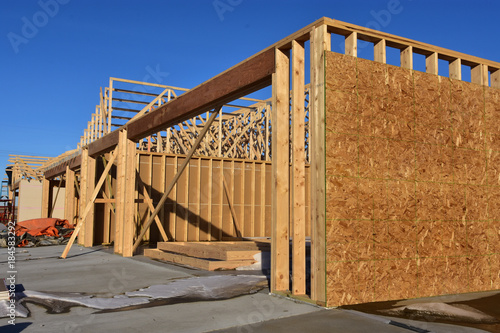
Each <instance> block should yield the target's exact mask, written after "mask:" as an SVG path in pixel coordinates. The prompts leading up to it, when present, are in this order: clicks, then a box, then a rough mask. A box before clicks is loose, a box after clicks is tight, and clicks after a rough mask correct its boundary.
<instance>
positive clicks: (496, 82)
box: [490, 69, 500, 88]
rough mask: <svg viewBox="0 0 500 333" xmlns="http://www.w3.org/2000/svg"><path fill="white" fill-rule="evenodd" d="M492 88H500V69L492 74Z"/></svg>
mask: <svg viewBox="0 0 500 333" xmlns="http://www.w3.org/2000/svg"><path fill="white" fill-rule="evenodd" d="M490 77H491V86H492V87H493V88H500V69H497V70H495V71H492V72H490Z"/></svg>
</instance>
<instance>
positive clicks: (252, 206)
mask: <svg viewBox="0 0 500 333" xmlns="http://www.w3.org/2000/svg"><path fill="white" fill-rule="evenodd" d="M255 174H256V166H255V161H253V162H252V173H251V179H250V189H249V190H250V194H249V195H250V225H251V226H252V227H251V234H250V237H255V234H256V226H255V210H256V207H255V186H256V183H255V177H256V175H255Z"/></svg>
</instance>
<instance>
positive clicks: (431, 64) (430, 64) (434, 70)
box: [425, 52, 439, 75]
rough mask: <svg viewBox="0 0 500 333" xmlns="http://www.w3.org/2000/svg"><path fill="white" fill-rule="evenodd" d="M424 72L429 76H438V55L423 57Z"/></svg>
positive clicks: (435, 53)
mask: <svg viewBox="0 0 500 333" xmlns="http://www.w3.org/2000/svg"><path fill="white" fill-rule="evenodd" d="M425 71H426V72H427V73H429V74H434V75H438V73H439V72H438V54H437V52H434V53H432V54H430V55H428V56H426V57H425Z"/></svg>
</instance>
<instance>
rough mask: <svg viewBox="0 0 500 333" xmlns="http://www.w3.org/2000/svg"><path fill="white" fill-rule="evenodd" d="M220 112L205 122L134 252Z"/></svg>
mask: <svg viewBox="0 0 500 333" xmlns="http://www.w3.org/2000/svg"><path fill="white" fill-rule="evenodd" d="M218 112H219V109H218V108H217V109H216V110H215V112H213V113H212V115H211V116H210V118H209V119H208V121H207V122H206V123H205V127H204V128H203V131H202V132H201V133H200V135H199V136H198V138H197V139H196V142H195V144H194V145H193V147H192V148H191V150H190V151H189V153H188V154H187V156H186V159H185V160H184V162H183V163H182V165H181V167H180V168H179V171H177V174H176V175H175V176H174V179H173V180H172V182H171V183H170V184H169V186H168V188H167V190H166V191H165V193H163V196H162V197H161V199H160V202H159V203H158V205H157V206H156V208H155V210H154V211H153V213H152V214H151V216H150V217H149V219H148V221H147V222H146V223H145V224H144V227H143V229H142V231H141V233H140V235H139V237H138V238H137V240H136V242H135V243H134V245H133V249H132V252H133V251H135V250H136V249H137V247H138V246H139V244H140V242H141V239H142V237H144V234H145V233H146V232H147V230H148V229H149V227H150V226H151V223H153V220H154V217H155V216H156V215H157V214H158V212H159V211H160V209H161V207H162V206H163V204H164V203H165V201H166V200H167V197H168V195H169V194H170V191H172V188H173V187H174V185H175V184H176V183H177V181H178V180H179V177H180V176H181V175H182V173H183V171H184V170H185V169H186V166H187V165H188V164H189V161H190V160H191V157H193V154H194V152H195V151H196V149H197V148H198V146H199V144H200V142H201V141H202V140H203V138H204V137H205V134H206V133H207V131H208V130H209V129H210V126H212V123H213V121H214V120H215V118H216V117H217V114H218ZM141 119H142V118H141Z"/></svg>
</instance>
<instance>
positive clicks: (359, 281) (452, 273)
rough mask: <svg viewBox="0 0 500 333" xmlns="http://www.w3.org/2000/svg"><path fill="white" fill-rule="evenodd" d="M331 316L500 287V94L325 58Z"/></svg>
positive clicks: (333, 55) (341, 57)
mask: <svg viewBox="0 0 500 333" xmlns="http://www.w3.org/2000/svg"><path fill="white" fill-rule="evenodd" d="M326 53H327V54H326V91H325V94H326V124H325V125H326V126H325V128H326V133H325V135H326V180H325V181H326V191H327V194H326V206H327V209H326V247H327V267H326V270H327V305H328V306H338V305H346V304H355V303H362V302H374V301H387V300H397V299H403V298H416V297H426V296H433V295H444V294H454V293H464V292H473V291H484V290H492V289H499V288H500V275H499V272H500V237H499V236H500V234H499V230H500V208H499V203H500V178H499V176H500V172H499V168H500V127H498V123H497V122H498V119H499V115H500V90H499V89H496V88H490V87H487V86H481V85H476V84H472V83H469V82H464V81H460V80H453V79H449V78H446V77H440V76H437V75H432V74H427V73H422V72H418V71H412V70H409V69H405V68H401V67H395V66H391V65H386V64H382V63H378V62H374V61H370V60H365V59H360V58H355V57H351V56H346V55H342V54H338V53H333V52H326Z"/></svg>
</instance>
